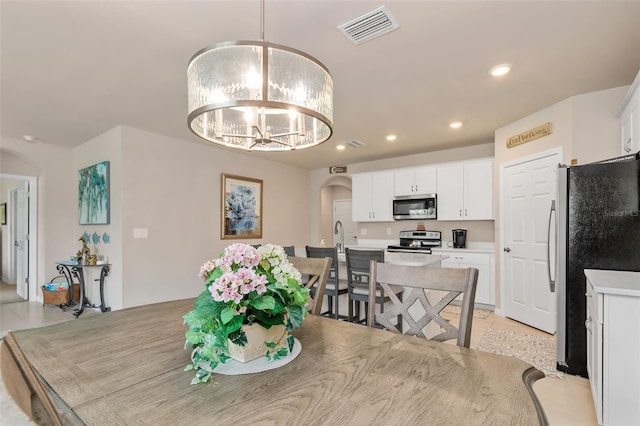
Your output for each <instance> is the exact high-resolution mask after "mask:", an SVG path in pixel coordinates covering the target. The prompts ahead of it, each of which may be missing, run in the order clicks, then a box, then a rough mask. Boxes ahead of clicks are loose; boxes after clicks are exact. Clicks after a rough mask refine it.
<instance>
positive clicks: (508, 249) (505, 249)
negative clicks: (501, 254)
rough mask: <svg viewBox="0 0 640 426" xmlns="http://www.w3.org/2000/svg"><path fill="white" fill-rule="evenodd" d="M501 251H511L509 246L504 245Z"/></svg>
mask: <svg viewBox="0 0 640 426" xmlns="http://www.w3.org/2000/svg"><path fill="white" fill-rule="evenodd" d="M502 251H505V252H507V253H509V252H510V251H511V249H510V248H509V247H505V248H503V249H502Z"/></svg>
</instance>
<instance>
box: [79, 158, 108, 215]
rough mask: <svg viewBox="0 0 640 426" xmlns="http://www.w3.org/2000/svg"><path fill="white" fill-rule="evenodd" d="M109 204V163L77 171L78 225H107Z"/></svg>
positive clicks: (105, 162)
mask: <svg viewBox="0 0 640 426" xmlns="http://www.w3.org/2000/svg"><path fill="white" fill-rule="evenodd" d="M109 204H110V196H109V162H108V161H103V162H101V163H97V164H94V165H92V166H89V167H85V168H84V169H80V170H78V223H79V224H80V225H108V224H109V220H110V215H109V207H110V206H109Z"/></svg>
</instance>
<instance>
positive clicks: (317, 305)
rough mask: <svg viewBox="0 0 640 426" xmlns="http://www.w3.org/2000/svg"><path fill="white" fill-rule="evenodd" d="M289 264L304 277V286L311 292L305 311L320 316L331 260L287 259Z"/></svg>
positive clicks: (326, 258) (292, 257)
mask: <svg viewBox="0 0 640 426" xmlns="http://www.w3.org/2000/svg"><path fill="white" fill-rule="evenodd" d="M289 262H291V263H292V264H293V266H295V268H296V269H297V270H298V271H299V272H300V273H301V274H302V275H304V276H306V281H305V282H304V286H305V287H306V288H308V289H309V290H311V295H310V297H309V303H308V304H307V309H308V310H309V313H311V314H312V315H320V313H321V310H322V298H323V297H324V292H325V288H326V286H327V279H328V278H329V270H330V269H331V258H329V257H325V258H324V259H320V258H317V259H316V258H309V257H294V256H291V257H289Z"/></svg>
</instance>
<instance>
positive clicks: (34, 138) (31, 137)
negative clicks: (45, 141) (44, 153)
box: [22, 135, 38, 142]
mask: <svg viewBox="0 0 640 426" xmlns="http://www.w3.org/2000/svg"><path fill="white" fill-rule="evenodd" d="M22 139H24V140H25V141H27V142H35V141H37V140H38V137H37V136H31V135H24V136H22Z"/></svg>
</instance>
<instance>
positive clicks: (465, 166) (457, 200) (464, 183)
mask: <svg viewBox="0 0 640 426" xmlns="http://www.w3.org/2000/svg"><path fill="white" fill-rule="evenodd" d="M437 188H438V191H437V194H438V220H492V219H493V159H484V160H477V161H469V162H463V163H452V164H446V165H442V166H438V172H437Z"/></svg>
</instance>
